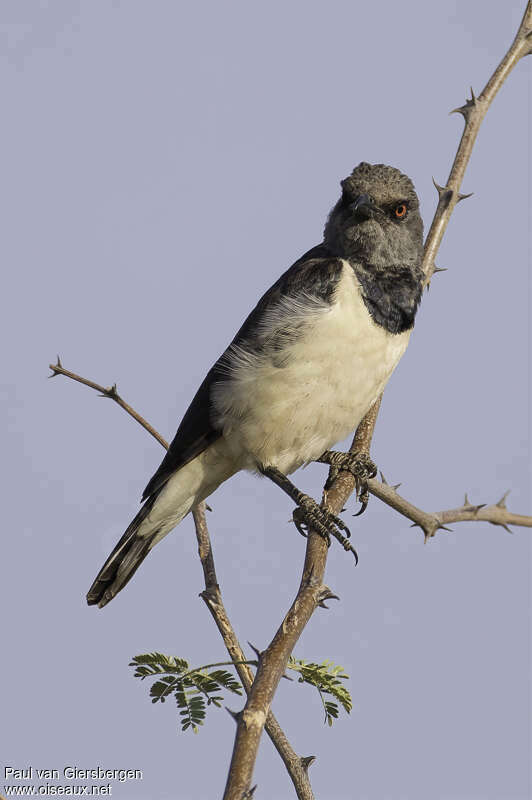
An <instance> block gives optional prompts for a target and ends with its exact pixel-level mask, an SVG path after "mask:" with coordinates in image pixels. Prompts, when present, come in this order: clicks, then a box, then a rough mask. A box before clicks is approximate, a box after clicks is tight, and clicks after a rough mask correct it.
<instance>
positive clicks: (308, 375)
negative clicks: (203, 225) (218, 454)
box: [211, 262, 410, 474]
mask: <svg viewBox="0 0 532 800" xmlns="http://www.w3.org/2000/svg"><path fill="white" fill-rule="evenodd" d="M287 311H288V309H287ZM292 312H293V315H294V314H295V315H299V319H296V320H295V322H296V323H297V322H301V323H302V331H303V333H302V335H301V336H300V337H299V338H298V339H297V340H296V341H295V342H293V343H292V344H290V345H288V346H287V347H286V348H285V349H283V350H282V352H280V353H277V354H276V356H275V358H274V359H272V358H271V357H265V356H263V355H258V356H257V355H255V354H251V353H249V351H244V350H241V349H239V350H235V351H233V352H232V353H231V355H230V356H229V359H228V364H229V368H230V373H231V380H229V381H226V382H224V383H220V384H218V385H217V386H216V387H215V389H214V391H213V394H212V398H211V399H212V402H213V406H214V408H215V409H216V421H217V423H218V424H219V425H220V426H221V427H222V429H223V434H224V439H225V440H226V442H227V444H228V445H229V447H230V450H231V452H232V454H233V456H234V458H235V462H237V463H238V465H239V467H240V468H245V469H251V470H255V469H257V466H258V465H259V464H264V465H271V466H276V467H278V468H279V469H280V470H281V471H282V472H284V473H285V474H288V473H290V472H293V471H294V470H295V469H297V468H298V467H300V466H301V465H302V464H304V463H307V462H309V461H313V460H315V459H316V458H318V457H319V456H320V455H321V454H322V453H323V451H324V450H328V449H330V448H331V447H332V445H333V444H335V443H336V442H338V441H340V440H341V439H344V438H345V437H346V436H347V435H348V434H349V433H350V432H351V431H353V430H354V429H355V428H356V427H357V426H358V423H359V422H360V420H361V419H362V417H363V416H364V414H365V413H366V411H368V409H369V408H370V406H371V405H372V403H373V402H374V401H375V400H376V398H377V397H378V396H379V394H380V393H381V392H382V390H383V389H384V386H385V385H386V382H387V381H388V379H389V377H390V375H391V374H392V372H393V370H394V368H395V367H396V365H397V363H398V361H399V359H400V358H401V356H402V355H403V353H404V351H405V349H406V346H407V344H408V340H409V338H410V331H405V332H404V333H401V334H392V333H389V332H388V331H387V330H385V329H384V328H383V327H381V326H380V325H377V324H376V323H375V322H374V321H373V320H372V318H371V316H370V315H369V312H368V310H367V308H366V306H365V305H364V301H363V300H362V297H361V295H360V286H359V283H358V280H357V278H356V276H355V273H354V272H353V270H352V268H351V267H350V266H349V264H348V263H347V262H344V263H343V270H342V275H341V278H340V281H339V283H338V286H337V289H336V293H335V297H334V301H333V303H332V304H331V305H329V304H325V303H321V302H318V303H316V302H314V303H313V304H300V305H297V304H296V305H295V306H294V308H293V309H292ZM293 315H292V317H291V321H292V323H293V322H294V316H293ZM280 318H282V314H281V315H280V314H279V309H277V311H276V313H275V320H274V319H273V318H272V323H271V324H272V326H273V325H274V324H276V325H279V319H280ZM276 364H277V365H276Z"/></svg>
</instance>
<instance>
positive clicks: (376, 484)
mask: <svg viewBox="0 0 532 800" xmlns="http://www.w3.org/2000/svg"><path fill="white" fill-rule="evenodd" d="M368 489H369V491H370V492H371V494H374V495H375V496H376V497H378V498H379V500H382V501H383V502H384V503H386V504H387V505H389V506H391V508H393V509H395V511H398V512H399V513H400V514H402V515H403V516H404V517H407V518H408V519H410V520H412V522H413V523H414V525H416V526H419V527H420V528H422V529H423V532H424V534H425V541H427V539H430V538H431V537H433V536H435V535H436V533H437V532H438V531H439V530H446V531H448V530H450V529H449V528H447V527H446V526H447V525H449V524H451V523H453V522H490V523H491V524H492V525H499V526H501V527H502V528H505V530H507V531H508V533H511V530H510V528H509V527H508V526H509V525H519V526H522V527H526V528H532V516H526V515H524V514H514V513H513V512H511V511H508V509H507V507H506V497H507V496H508V492H506V493H505V494H504V495H503V496H502V497H501V499H500V500H499V502H498V503H493V504H492V505H486V504H485V503H480V504H479V505H474V504H473V503H471V502H470V501H469V498H468V496H467V494H466V495H465V498H464V502H463V505H461V506H459V507H458V508H452V509H447V510H445V511H432V512H430V511H422V509H420V508H418V507H417V506H415V505H413V503H410V502H409V501H408V500H405V498H404V497H401V495H399V494H398V493H397V489H396V487H395V486H389V485H388V484H387V483H386V482H385V481H378V480H377V479H376V478H372V479H371V480H369V481H368Z"/></svg>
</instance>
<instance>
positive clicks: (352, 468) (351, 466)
mask: <svg viewBox="0 0 532 800" xmlns="http://www.w3.org/2000/svg"><path fill="white" fill-rule="evenodd" d="M316 461H319V462H321V463H322V464H329V465H330V467H331V469H330V472H329V477H328V479H327V483H326V484H325V488H326V489H328V488H329V486H330V485H331V484H332V482H333V481H334V480H335V478H336V476H337V475H338V473H339V472H340V471H341V470H343V469H344V470H347V471H348V472H350V473H351V474H352V475H354V477H355V481H356V487H357V499H358V500H360V511H358V512H357V513H356V514H355V517H358V516H360V514H363V513H364V511H365V510H366V508H367V505H368V502H369V493H368V480H369V478H374V477H375V475H376V474H377V467H376V466H375V464H374V463H373V461H372V460H371V458H370V457H369V456H368V454H367V453H339V452H337V451H336V450H326V451H325V452H324V453H323V455H321V456H320V457H319V458H318V459H316Z"/></svg>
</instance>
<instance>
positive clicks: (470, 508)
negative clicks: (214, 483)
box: [49, 358, 532, 685]
mask: <svg viewBox="0 0 532 800" xmlns="http://www.w3.org/2000/svg"><path fill="white" fill-rule="evenodd" d="M49 366H50V369H51V370H52V373H53V374H52V375H50V378H53V377H55V376H56V375H65V376H66V377H67V378H71V379H72V380H74V381H77V382H78V383H82V384H83V385H84V386H89V387H90V388H91V389H94V390H95V391H97V392H99V393H100V395H101V396H103V397H108V398H109V399H111V400H114V401H115V403H118V405H119V406H120V407H121V408H123V409H124V410H125V411H127V413H128V414H129V415H130V416H131V417H133V419H135V420H136V421H137V422H138V423H139V424H140V425H142V427H143V428H145V429H146V430H147V431H148V432H149V433H151V435H152V436H153V437H154V438H155V439H157V441H158V442H159V443H160V444H162V446H163V447H164V448H166V449H168V444H167V442H166V441H165V439H164V438H163V437H162V436H161V434H160V433H158V431H156V430H155V428H153V427H152V425H150V424H149V423H148V422H147V421H146V420H145V419H144V417H141V415H140V414H139V413H138V412H137V411H135V409H134V408H132V407H131V406H130V405H128V403H126V402H125V400H124V399H123V398H122V397H121V396H120V395H119V394H118V391H117V389H116V384H113V386H112V387H110V388H106V387H105V386H101V385H100V384H98V383H95V382H94V381H91V380H88V379H87V378H83V377H82V376H81V375H78V374H76V373H75V372H70V370H67V369H65V368H64V367H63V365H62V364H61V361H60V359H59V358H58V359H57V363H56V364H50V365H49ZM379 404H380V400H379V401H378V402H377V403H375V405H374V406H373V408H372V409H371V411H370V412H368V414H366V416H365V418H364V420H362V422H361V423H360V425H359V426H358V429H357V433H356V436H355V439H354V440H353V444H352V446H351V450H352V451H356V452H369V445H370V443H371V437H372V435H373V429H374V425H375V421H376V418H377V413H378V409H379ZM337 483H338V485H339V486H341V487H342V488H345V489H346V490H347V489H348V488H349V487H350V488H349V494H351V492H352V491H353V489H354V481H351V476H350V474H349V473H346V472H342V473H341V474H340V475H339V476H338V478H337ZM351 484H352V486H351ZM398 487H399V484H397V485H396V486H390V485H389V484H388V482H387V481H386V479H385V478H384V475H383V474H382V473H381V480H380V481H379V480H377V479H376V478H371V479H370V480H368V489H369V491H370V492H371V494H373V495H375V497H378V498H379V500H382V502H383V503H386V505H388V506H390V507H391V508H393V509H394V510H395V511H398V512H399V514H402V515H403V516H404V517H407V518H408V519H410V520H411V521H412V522H413V523H414V524H415V525H417V526H419V527H420V528H422V529H423V531H424V533H425V539H428V538H431V537H432V536H435V534H436V533H437V531H438V530H448V529H446V528H445V526H446V525H449V524H451V523H454V522H490V523H491V524H492V525H500V526H501V527H503V528H505V529H506V530H507V531H509V527H508V526H509V525H516V526H521V527H526V528H532V516H526V515H524V514H514V513H513V512H511V511H509V510H508V508H507V507H506V497H507V496H508V494H509V491H508V492H506V493H505V494H504V496H503V497H501V499H500V500H499V501H498V502H497V503H493V504H492V505H486V504H485V503H481V504H480V505H474V504H472V503H470V502H469V499H468V497H467V494H466V496H465V500H464V503H463V504H462V505H461V506H459V507H458V508H454V509H447V510H444V511H432V512H430V511H423V510H422V509H421V508H418V507H417V506H415V505H414V504H413V503H411V502H409V501H408V500H406V498H404V497H402V496H401V495H400V494H399V493H398V492H397V489H398ZM332 491H333V490H332V489H330V490H329V491H328V492H327V500H330V498H331V497H332V496H333V495H332ZM346 499H347V498H346ZM340 510H341V509H340ZM335 513H336V512H335ZM192 515H193V517H194V523H195V526H196V537H197V540H198V552H199V557H200V560H201V564H202V567H203V574H204V577H205V591H204V592H203V593H202V597H203V599H204V600H205V602H206V603H207V606H209V608H210V601H209V600H208V599H207V598H209V597H211V595H212V597H215V595H216V592H219V591H220V589H219V586H218V581H217V578H216V570H215V567H214V559H213V556H212V549H211V543H210V538H209V532H208V529H207V522H206V519H205V503H201V504H200V505H199V506H197V507H196V508H195V509H194V510H193V512H192ZM214 605H218V606H219V607H220V608H223V606H221V595H220V599H219V600H218V599H216V602H215V603H214ZM211 613H212V612H211ZM216 622H217V624H218V621H216ZM220 633H222V636H223V635H224V634H223V632H222V630H220ZM228 641H229V640H228ZM228 641H225V637H224V642H225V645H226V647H227V649H229V644H228ZM234 641H235V642H236V638H235V640H234ZM240 653H242V651H240ZM231 657H232V658H233V654H231ZM235 657H236V656H235ZM242 659H245V656H243V655H242V654H240V655H238V657H236V660H242ZM250 674H251V673H250ZM244 685H245V681H244Z"/></svg>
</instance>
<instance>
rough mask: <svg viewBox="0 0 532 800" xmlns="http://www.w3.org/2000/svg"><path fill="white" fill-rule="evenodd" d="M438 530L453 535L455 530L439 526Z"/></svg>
mask: <svg viewBox="0 0 532 800" xmlns="http://www.w3.org/2000/svg"><path fill="white" fill-rule="evenodd" d="M436 530H438V531H448V532H449V533H453V529H452V528H448V527H447V525H438V527H437V529H436Z"/></svg>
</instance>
